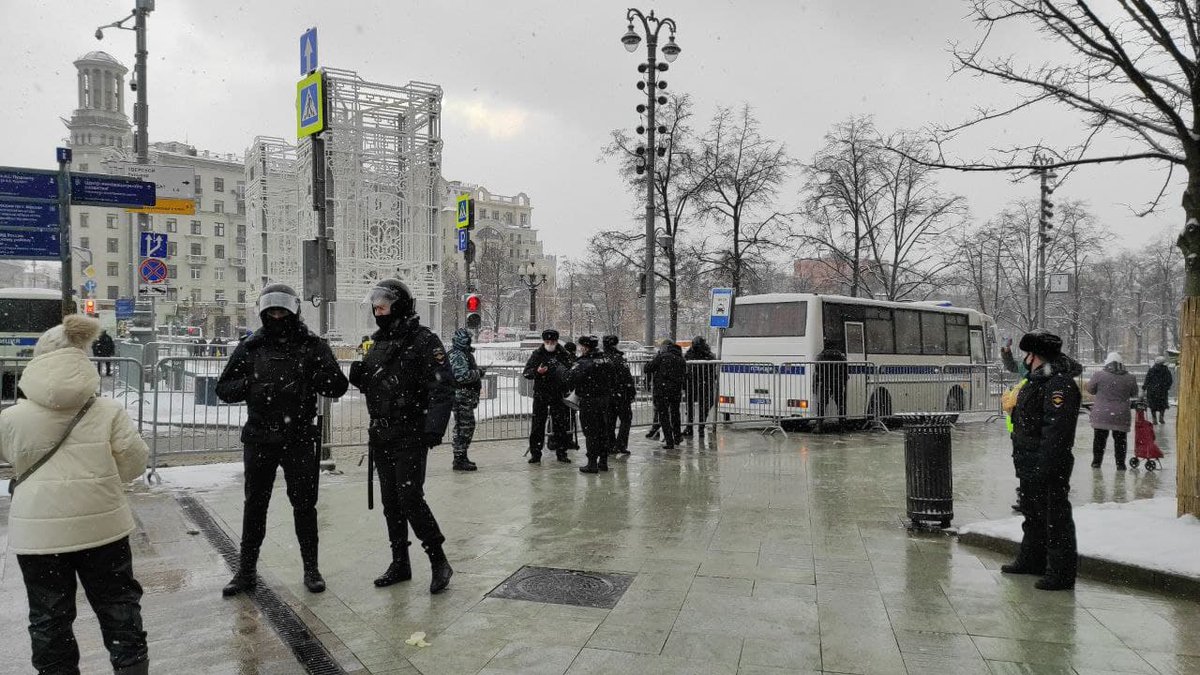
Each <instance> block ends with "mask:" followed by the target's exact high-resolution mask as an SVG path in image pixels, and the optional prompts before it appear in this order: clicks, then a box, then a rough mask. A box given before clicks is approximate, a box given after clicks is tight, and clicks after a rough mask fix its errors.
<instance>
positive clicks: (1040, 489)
mask: <svg viewBox="0 0 1200 675" xmlns="http://www.w3.org/2000/svg"><path fill="white" fill-rule="evenodd" d="M1073 463H1074V460H1071V464H1073ZM1035 474H1036V471H1029V472H1026V475H1023V476H1022V477H1021V495H1020V500H1021V504H1020V506H1021V513H1022V515H1024V516H1025V521H1024V522H1023V523H1022V524H1021V529H1022V530H1023V531H1024V537H1023V538H1022V539H1021V549H1020V552H1019V553H1018V554H1017V564H1018V565H1020V566H1022V567H1028V568H1032V569H1042V568H1045V570H1046V576H1051V577H1055V578H1062V579H1074V578H1075V572H1076V571H1077V569H1078V567H1079V558H1078V555H1077V554H1076V546H1075V520H1074V518H1073V517H1072V516H1071V502H1070V500H1069V499H1068V498H1067V493H1068V491H1069V490H1070V476H1071V466H1070V464H1068V466H1067V470H1066V475H1065V476H1064V475H1061V474H1058V475H1054V476H1050V477H1043V476H1037V475H1035Z"/></svg>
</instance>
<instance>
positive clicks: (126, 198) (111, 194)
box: [71, 173, 155, 207]
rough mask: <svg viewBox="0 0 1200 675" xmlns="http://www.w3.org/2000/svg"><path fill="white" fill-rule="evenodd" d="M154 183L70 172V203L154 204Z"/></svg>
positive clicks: (130, 205) (95, 204)
mask: <svg viewBox="0 0 1200 675" xmlns="http://www.w3.org/2000/svg"><path fill="white" fill-rule="evenodd" d="M154 200H155V196H154V183H151V182H148V181H144V180H138V179H136V178H125V177H123V176H106V175H102V174H94V173H73V174H71V203H72V204H84V205H90V206H127V207H136V206H154Z"/></svg>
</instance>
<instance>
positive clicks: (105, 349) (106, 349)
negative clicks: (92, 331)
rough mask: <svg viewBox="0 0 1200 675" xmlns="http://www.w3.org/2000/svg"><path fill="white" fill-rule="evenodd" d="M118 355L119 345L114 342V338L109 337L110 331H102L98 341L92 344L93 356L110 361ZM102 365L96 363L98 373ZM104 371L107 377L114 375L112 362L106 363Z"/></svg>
mask: <svg viewBox="0 0 1200 675" xmlns="http://www.w3.org/2000/svg"><path fill="white" fill-rule="evenodd" d="M116 353H117V343H115V342H113V339H112V336H111V335H109V334H108V331H106V330H102V331H100V337H98V338H96V341H95V342H93V343H92V356H95V357H98V358H102V359H110V358H112V357H113V356H114V355H116ZM100 365H101V364H100V363H96V372H97V373H99V372H100ZM104 371H105V372H104V374H105V375H112V361H105V362H104Z"/></svg>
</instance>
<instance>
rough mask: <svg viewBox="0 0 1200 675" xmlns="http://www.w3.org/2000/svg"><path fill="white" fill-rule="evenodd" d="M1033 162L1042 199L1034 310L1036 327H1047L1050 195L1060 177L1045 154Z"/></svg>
mask: <svg viewBox="0 0 1200 675" xmlns="http://www.w3.org/2000/svg"><path fill="white" fill-rule="evenodd" d="M1033 163H1034V164H1036V165H1038V168H1036V169H1034V170H1033V174H1034V175H1036V176H1037V177H1038V179H1039V181H1040V183H1041V185H1040V190H1041V201H1040V204H1039V207H1038V234H1037V237H1038V240H1037V270H1036V274H1035V277H1034V282H1033V283H1034V292H1036V293H1037V295H1036V296H1035V300H1034V306H1033V312H1034V322H1033V325H1034V327H1036V328H1045V327H1046V244H1048V243H1050V230H1051V229H1053V228H1054V221H1053V219H1054V211H1053V208H1054V205H1053V203H1052V202H1051V201H1050V195H1051V194H1052V193H1053V192H1054V188H1055V186H1054V184H1053V181H1054V180H1055V179H1057V178H1058V174H1057V173H1055V171H1054V169H1052V168H1050V166H1049V165H1050V163H1051V159H1050V158H1049V157H1047V156H1045V155H1043V154H1041V153H1040V152H1039V153H1035V154H1034V156H1033Z"/></svg>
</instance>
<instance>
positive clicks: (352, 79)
mask: <svg viewBox="0 0 1200 675" xmlns="http://www.w3.org/2000/svg"><path fill="white" fill-rule="evenodd" d="M325 73H326V90H327V92H328V93H327V97H328V101H329V106H328V115H327V125H328V131H327V132H326V137H325V138H326V145H325V148H326V165H327V167H328V176H329V178H330V180H329V182H328V184H327V187H326V193H327V196H328V198H329V200H330V202H329V206H330V210H329V214H328V235H329V238H330V239H331V240H332V241H333V242H334V243H335V245H336V249H337V293H338V302H335V303H332V305H331V309H330V331H331V334H332V335H340V336H341V337H342V338H343V339H346V340H349V341H357V340H358V337H359V336H360V335H363V334H366V333H370V332H371V331H373V330H374V328H375V324H374V321H373V319H372V318H371V316H370V313H369V310H368V309H367V307H366V306H365V305H364V304H363V303H362V300H363V298H364V297H365V296H366V294H367V291H368V290H369V289H370V288H371V287H372V286H374V285H375V284H376V283H377V282H378V281H379V280H380V279H386V278H390V277H396V278H399V279H401V280H402V281H404V282H405V283H406V284H408V286H409V288H410V289H412V291H413V295H414V296H415V297H416V301H417V311H418V312H419V313H420V314H421V317H422V322H423V323H425V324H426V325H429V326H430V327H432V328H433V329H434V330H435V331H439V330H440V325H439V324H440V322H441V302H442V279H441V261H442V246H441V229H440V227H439V221H438V211H439V210H440V208H441V207H442V190H443V187H442V177H441V166H442V139H441V108H442V89H441V87H439V86H437V85H433V84H427V83H423V82H410V83H408V84H407V85H404V86H394V85H387V84H379V83H375V82H367V81H366V80H364V79H362V78H361V77H359V76H358V74H357V73H355V72H353V71H348V70H339V69H333V68H327V69H325ZM311 149H312V144H311V142H310V141H309V139H302V140H301V141H299V142H298V143H297V144H295V145H293V144H290V143H288V142H286V141H283V140H282V139H276V138H261V137H260V138H257V139H255V143H254V147H253V148H251V151H250V153H249V155H248V159H247V164H246V178H247V180H246V184H247V209H248V211H249V212H250V214H252V215H248V218H250V224H251V232H254V231H258V232H261V233H262V236H261V237H260V242H259V246H260V247H261V248H260V250H259V251H258V254H257V255H254V254H252V255H253V257H254V259H255V261H256V262H257V264H258V266H259V267H258V269H257V270H256V271H257V275H256V277H257V278H258V279H259V280H260V283H273V282H281V283H289V284H292V285H294V286H295V287H296V288H297V290H299V288H300V286H301V285H302V284H301V280H302V277H301V269H300V261H301V241H302V240H305V239H313V238H315V237H316V231H317V214H316V211H315V210H313V207H312V197H311V194H312V193H311V190H312V151H311ZM259 200H261V202H260V201H259ZM256 226H257V227H258V228H261V229H257V230H256ZM307 314H308V316H310V317H311V316H312V313H311V310H310V313H307ZM309 323H310V324H312V325H314V326H315V322H314V321H313V320H311V319H310V321H309Z"/></svg>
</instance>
